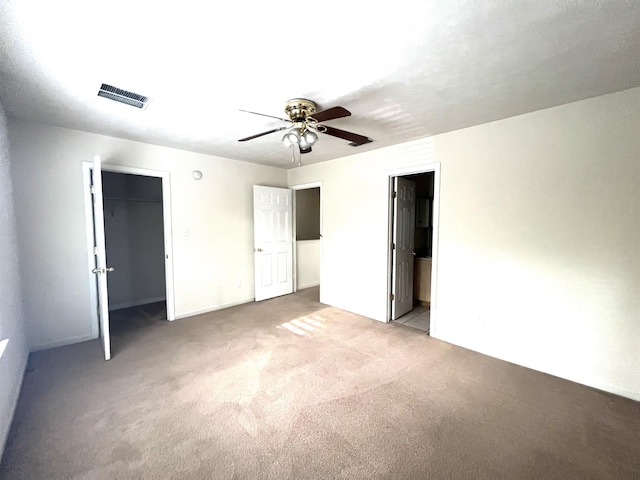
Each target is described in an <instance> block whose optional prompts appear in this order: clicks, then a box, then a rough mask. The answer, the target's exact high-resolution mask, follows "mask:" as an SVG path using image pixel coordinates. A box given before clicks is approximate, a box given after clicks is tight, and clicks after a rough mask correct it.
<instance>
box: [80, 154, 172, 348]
mask: <svg viewBox="0 0 640 480" xmlns="http://www.w3.org/2000/svg"><path fill="white" fill-rule="evenodd" d="M92 169H93V164H92V163H91V162H82V178H83V189H84V206H85V230H86V234H87V265H89V269H88V270H87V271H88V272H90V271H91V269H92V268H93V265H94V263H95V260H94V256H93V212H92V202H91V188H90V185H91V170H92ZM102 171H103V172H115V173H128V174H132V175H141V176H144V177H157V178H161V179H162V219H163V224H164V253H165V260H164V263H165V283H166V286H165V291H166V297H167V299H166V302H167V320H170V321H173V320H175V318H176V317H175V315H176V312H175V291H174V283H173V236H172V227H171V218H172V217H171V174H170V173H169V172H166V171H161V170H149V169H146V168H135V167H124V166H121V165H109V164H104V163H103V164H102ZM90 278H91V282H90V283H91V284H90V289H89V291H90V303H91V335H92V337H93V338H97V337H98V336H99V334H100V332H99V331H98V298H97V292H96V286H95V278H94V276H93V275H91V276H90Z"/></svg>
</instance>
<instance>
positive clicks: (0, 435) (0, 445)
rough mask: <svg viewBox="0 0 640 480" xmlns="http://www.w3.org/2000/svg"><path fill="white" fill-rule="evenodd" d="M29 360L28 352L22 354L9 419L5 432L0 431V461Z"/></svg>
mask: <svg viewBox="0 0 640 480" xmlns="http://www.w3.org/2000/svg"><path fill="white" fill-rule="evenodd" d="M28 362H29V353H28V352H27V354H26V355H25V356H24V360H23V361H22V366H21V367H20V370H21V371H22V376H21V377H20V381H19V382H18V385H17V388H16V389H15V391H14V395H13V397H14V398H13V400H12V402H11V407H9V418H10V419H11V421H10V422H9V424H8V426H7V431H6V432H0V461H2V454H3V453H4V449H5V447H6V446H7V439H8V438H9V432H10V431H11V425H12V424H13V418H14V416H15V414H16V408H17V407H18V400H19V399H20V392H21V391H22V384H23V382H24V375H25V373H27V364H28Z"/></svg>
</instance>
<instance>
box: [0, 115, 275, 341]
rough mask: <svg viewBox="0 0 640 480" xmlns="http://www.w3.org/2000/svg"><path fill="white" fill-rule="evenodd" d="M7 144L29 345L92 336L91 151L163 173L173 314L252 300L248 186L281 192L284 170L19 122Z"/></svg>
mask: <svg viewBox="0 0 640 480" xmlns="http://www.w3.org/2000/svg"><path fill="white" fill-rule="evenodd" d="M9 138H10V140H11V145H12V149H13V157H14V159H15V162H13V174H14V179H15V191H16V212H17V216H18V235H19V238H20V253H21V254H22V255H23V257H24V258H25V259H26V260H25V262H24V265H23V269H22V273H23V280H24V281H23V284H24V289H25V291H26V292H28V295H27V296H26V297H27V298H26V299H25V316H26V318H27V329H28V334H29V341H30V344H31V346H32V348H34V349H41V348H46V347H51V346H56V345H62V344H66V343H72V342H76V341H82V340H86V339H89V338H92V337H93V336H94V335H95V333H94V331H93V330H94V328H93V326H92V324H91V320H90V319H91V317H92V315H91V309H90V298H91V295H90V288H91V282H92V281H93V278H92V275H91V274H90V272H89V269H88V265H87V264H88V261H87V255H88V253H87V244H86V243H87V242H86V231H85V214H84V198H83V177H82V162H83V161H91V160H92V158H93V156H94V155H101V156H102V158H103V162H104V163H105V164H107V165H120V166H128V167H137V168H146V169H153V170H162V171H167V172H169V173H170V175H171V207H172V224H173V225H172V228H173V250H174V251H173V268H174V275H175V282H174V283H175V306H176V316H177V317H183V316H188V315H191V314H194V313H198V312H203V311H207V310H212V309H216V308H220V307H224V306H227V305H232V304H236V303H241V302H245V301H251V300H252V299H253V296H254V278H253V269H254V267H253V213H252V212H253V193H252V185H254V184H262V185H273V186H285V185H286V173H285V171H283V170H281V169H278V168H273V167H265V166H259V165H254V164H250V163H246V162H238V161H234V160H228V159H223V158H219V157H214V156H209V155H201V154H196V153H191V152H185V151H181V150H176V149H171V148H165V147H158V146H153V145H148V144H143V143H138V142H131V141H127V140H121V139H117V138H113V137H107V136H102V135H95V134H90V133H85V132H79V131H75V130H68V129H63V128H57V127H49V126H44V125H40V124H34V123H27V122H20V121H13V122H10V123H9ZM194 169H197V170H201V171H202V172H203V178H202V180H200V181H195V180H194V179H193V177H192V174H191V172H192V171H193V170H194ZM238 284H239V285H240V287H238Z"/></svg>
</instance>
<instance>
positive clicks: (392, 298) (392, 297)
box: [389, 293, 396, 302]
mask: <svg viewBox="0 0 640 480" xmlns="http://www.w3.org/2000/svg"><path fill="white" fill-rule="evenodd" d="M395 299H396V296H395V295H394V294H393V293H390V294H389V300H391V301H392V302H393V301H394V300H395Z"/></svg>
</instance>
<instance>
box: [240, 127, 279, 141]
mask: <svg viewBox="0 0 640 480" xmlns="http://www.w3.org/2000/svg"><path fill="white" fill-rule="evenodd" d="M287 128H289V127H280V128H274V129H273V130H269V131H268V132H262V133H258V134H257V135H251V136H250V137H246V138H241V139H240V140H238V141H239V142H246V141H247V140H253V139H254V138H258V137H261V136H263V135H269V134H270V133H273V132H279V131H280V130H286V129H287Z"/></svg>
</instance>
